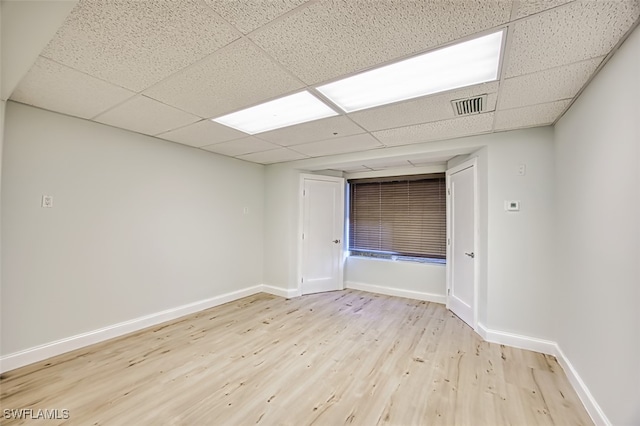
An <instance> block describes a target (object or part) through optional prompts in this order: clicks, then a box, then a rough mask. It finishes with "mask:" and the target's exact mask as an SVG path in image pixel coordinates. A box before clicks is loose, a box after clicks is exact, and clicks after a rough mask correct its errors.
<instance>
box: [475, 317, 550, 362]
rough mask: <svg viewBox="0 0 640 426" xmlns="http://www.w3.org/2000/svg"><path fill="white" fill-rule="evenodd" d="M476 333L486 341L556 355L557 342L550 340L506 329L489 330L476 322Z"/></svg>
mask: <svg viewBox="0 0 640 426" xmlns="http://www.w3.org/2000/svg"><path fill="white" fill-rule="evenodd" d="M477 331H478V334H479V335H480V336H481V337H482V338H483V339H484V340H486V341H487V342H491V343H498V344H500V345H506V346H511V347H514V348H518V349H526V350H529V351H535V352H540V353H543V354H547V355H553V356H557V353H558V344H557V343H556V342H552V341H551V340H544V339H538V338H536V337H529V336H523V335H521V334H515V333H509V332H506V331H499V330H491V329H488V328H487V327H486V326H485V325H484V324H481V323H478V330H477Z"/></svg>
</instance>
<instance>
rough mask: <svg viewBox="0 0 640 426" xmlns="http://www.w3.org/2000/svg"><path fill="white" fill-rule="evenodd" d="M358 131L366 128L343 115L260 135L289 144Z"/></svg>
mask: <svg viewBox="0 0 640 426" xmlns="http://www.w3.org/2000/svg"><path fill="white" fill-rule="evenodd" d="M335 133H337V134H335ZM358 133H364V130H363V129H362V128H361V127H360V126H358V125H357V124H354V122H353V121H351V120H349V119H348V118H347V117H345V116H343V115H342V116H338V117H329V118H324V119H322V120H315V121H310V122H308V123H302V124H298V125H295V126H290V127H285V128H282V129H278V130H272V131H270V132H265V133H260V135H259V137H260V139H264V140H267V141H269V142H273V143H277V144H278V145H283V146H289V145H299V144H303V143H307V142H314V141H319V140H323V139H332V138H340V137H343V136H350V135H355V134H358Z"/></svg>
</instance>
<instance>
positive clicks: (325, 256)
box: [300, 175, 344, 294]
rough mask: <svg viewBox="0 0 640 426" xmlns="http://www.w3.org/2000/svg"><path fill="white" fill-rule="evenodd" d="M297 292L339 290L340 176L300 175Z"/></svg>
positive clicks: (342, 188) (342, 219)
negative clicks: (299, 258) (300, 242)
mask: <svg viewBox="0 0 640 426" xmlns="http://www.w3.org/2000/svg"><path fill="white" fill-rule="evenodd" d="M302 187H303V191H302V200H303V201H302V262H301V264H302V265H301V277H300V281H301V283H300V284H301V293H302V294H309V293H318V292H321V291H332V290H342V289H343V282H342V260H343V253H342V250H343V241H342V239H343V229H344V179H342V178H334V177H329V176H315V175H303V177H302Z"/></svg>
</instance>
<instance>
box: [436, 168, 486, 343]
mask: <svg viewBox="0 0 640 426" xmlns="http://www.w3.org/2000/svg"><path fill="white" fill-rule="evenodd" d="M469 168H473V253H474V256H475V257H474V259H475V261H474V262H473V324H469V325H470V326H471V327H472V328H473V329H474V330H476V332H477V331H478V285H479V284H478V283H479V282H480V260H481V259H482V253H481V250H480V206H479V201H480V199H479V196H478V158H477V157H473V158H470V159H469V160H466V161H464V162H462V163H460V164H458V165H456V166H453V167H451V168H450V169H448V170H447V171H446V173H445V175H446V181H447V183H446V187H447V203H446V204H447V206H446V207H447V213H446V215H447V222H446V223H447V275H446V276H447V278H446V280H447V281H446V282H447V285H446V289H445V304H446V306H447V309H450V306H449V295H450V289H451V277H452V269H453V266H454V265H453V253H452V251H451V247H452V243H453V236H452V230H453V224H452V218H451V215H452V211H451V175H454V174H456V173H458V172H461V171H463V170H466V169H469Z"/></svg>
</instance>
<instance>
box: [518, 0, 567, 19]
mask: <svg viewBox="0 0 640 426" xmlns="http://www.w3.org/2000/svg"><path fill="white" fill-rule="evenodd" d="M570 1H573V0H520V1H516V2H514V7H515V8H516V11H515V12H516V13H515V14H514V16H513V19H518V18H524V17H525V16H529V15H534V14H536V13H540V12H543V11H545V10H548V9H552V8H554V7H558V6H561V5H563V4H566V3H569V2H570Z"/></svg>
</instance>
